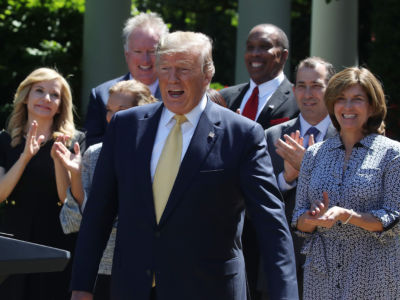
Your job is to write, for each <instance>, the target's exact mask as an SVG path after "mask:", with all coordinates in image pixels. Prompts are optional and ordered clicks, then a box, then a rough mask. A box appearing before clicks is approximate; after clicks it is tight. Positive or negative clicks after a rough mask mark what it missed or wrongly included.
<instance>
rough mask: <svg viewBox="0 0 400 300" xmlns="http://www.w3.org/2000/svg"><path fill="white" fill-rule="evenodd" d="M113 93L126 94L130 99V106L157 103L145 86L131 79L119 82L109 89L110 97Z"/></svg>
mask: <svg viewBox="0 0 400 300" xmlns="http://www.w3.org/2000/svg"><path fill="white" fill-rule="evenodd" d="M115 93H122V94H128V95H130V96H131V97H132V106H140V105H144V104H148V103H154V102H157V99H156V98H154V96H153V95H152V94H151V92H150V90H149V88H148V87H147V85H145V84H143V83H141V82H139V81H137V80H135V79H132V80H126V81H119V82H117V83H116V84H114V85H113V86H112V87H111V88H110V89H109V94H110V96H111V95H112V94H115Z"/></svg>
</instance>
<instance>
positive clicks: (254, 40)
mask: <svg viewBox="0 0 400 300" xmlns="http://www.w3.org/2000/svg"><path fill="white" fill-rule="evenodd" d="M277 41H278V34H277V33H276V31H275V29H274V28H272V27H261V26H258V27H255V28H253V29H252V30H251V31H250V34H249V36H248V38H247V42H246V52H245V54H244V61H245V64H246V68H247V71H248V72H249V75H250V77H251V79H252V80H253V81H254V82H255V83H256V84H262V83H264V82H267V81H269V80H271V79H273V78H275V77H276V76H277V75H278V74H279V73H280V72H281V71H282V69H283V66H284V65H285V62H286V59H287V56H288V51H287V50H284V49H282V48H281V47H279V46H278V43H277Z"/></svg>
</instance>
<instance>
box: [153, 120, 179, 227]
mask: <svg viewBox="0 0 400 300" xmlns="http://www.w3.org/2000/svg"><path fill="white" fill-rule="evenodd" d="M174 118H175V120H176V123H175V125H174V127H172V129H171V131H170V133H169V135H168V137H167V140H166V141H165V145H164V148H163V150H162V152H161V156H160V159H159V160H158V164H157V168H156V172H155V174H154V179H153V196H154V207H155V211H156V218H157V224H158V223H159V222H160V219H161V216H162V214H163V212H164V209H165V206H166V205H167V201H168V198H169V195H170V193H171V190H172V187H173V186H174V182H175V178H176V176H177V175H178V171H179V166H180V164H181V155H182V130H181V124H182V123H184V122H186V121H187V119H186V117H185V116H184V115H175V116H174Z"/></svg>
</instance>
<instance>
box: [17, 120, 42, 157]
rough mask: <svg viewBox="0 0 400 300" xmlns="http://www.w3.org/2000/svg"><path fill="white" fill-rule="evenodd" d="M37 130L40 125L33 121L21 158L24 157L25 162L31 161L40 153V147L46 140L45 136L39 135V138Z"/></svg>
mask: <svg viewBox="0 0 400 300" xmlns="http://www.w3.org/2000/svg"><path fill="white" fill-rule="evenodd" d="M37 129H38V123H37V122H36V121H33V122H32V124H31V126H30V127H29V130H28V133H27V135H26V141H25V148H24V152H22V154H21V157H23V158H24V160H25V161H30V160H31V159H32V157H33V156H35V155H36V153H38V151H39V149H40V145H41V144H42V143H43V141H44V140H45V136H44V135H39V136H38V137H37Z"/></svg>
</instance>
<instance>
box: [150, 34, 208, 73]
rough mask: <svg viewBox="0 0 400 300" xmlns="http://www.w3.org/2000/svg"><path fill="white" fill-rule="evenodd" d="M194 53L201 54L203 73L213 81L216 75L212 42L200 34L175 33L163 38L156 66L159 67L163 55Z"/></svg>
mask: <svg viewBox="0 0 400 300" xmlns="http://www.w3.org/2000/svg"><path fill="white" fill-rule="evenodd" d="M192 51H198V52H199V54H200V59H201V64H202V70H203V73H204V74H205V75H206V76H209V77H210V80H211V78H212V77H213V76H214V73H215V67H214V62H213V58H212V40H211V38H210V37H208V36H207V35H205V34H203V33H200V32H191V31H175V32H173V33H170V34H167V35H165V36H163V37H162V38H161V39H160V41H159V43H158V46H157V52H156V65H157V66H158V65H159V63H160V57H161V56H162V55H166V54H167V55H168V54H172V53H185V52H192Z"/></svg>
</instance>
